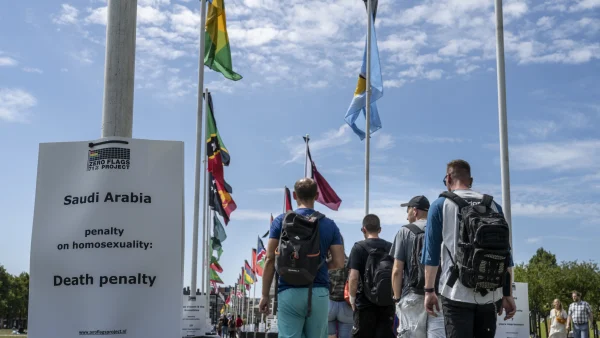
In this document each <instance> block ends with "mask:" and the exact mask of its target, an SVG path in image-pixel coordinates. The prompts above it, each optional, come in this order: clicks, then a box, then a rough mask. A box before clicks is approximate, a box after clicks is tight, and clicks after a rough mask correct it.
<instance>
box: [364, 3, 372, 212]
mask: <svg viewBox="0 0 600 338" xmlns="http://www.w3.org/2000/svg"><path fill="white" fill-rule="evenodd" d="M371 5H372V4H371V0H367V17H368V18H367V73H366V74H365V84H366V91H367V97H366V99H367V101H366V104H365V111H366V114H365V119H366V120H367V121H366V128H365V133H366V134H367V136H366V137H367V138H366V140H365V215H367V214H368V213H369V177H370V157H371V20H373V16H372V8H371Z"/></svg>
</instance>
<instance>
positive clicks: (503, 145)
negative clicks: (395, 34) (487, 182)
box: [495, 0, 514, 282]
mask: <svg viewBox="0 0 600 338" xmlns="http://www.w3.org/2000/svg"><path fill="white" fill-rule="evenodd" d="M495 9H496V72H497V74H498V75H497V77H498V122H499V123H498V124H499V129H500V175H501V177H502V211H503V213H504V217H505V218H506V221H507V222H508V227H509V229H510V247H511V248H512V214H511V208H510V170H509V162H508V122H507V118H506V78H505V69H504V19H503V14H502V0H496V1H495ZM511 250H512V249H511ZM511 275H512V276H511V277H512V281H514V274H511ZM512 281H511V282H512Z"/></svg>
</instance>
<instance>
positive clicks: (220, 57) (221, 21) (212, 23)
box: [204, 0, 242, 81]
mask: <svg viewBox="0 0 600 338" xmlns="http://www.w3.org/2000/svg"><path fill="white" fill-rule="evenodd" d="M208 1H209V4H208V13H207V14H206V31H205V33H204V36H205V42H204V64H205V65H206V66H208V68H210V69H212V70H214V71H217V72H219V73H221V74H223V76H225V77H226V78H228V79H230V80H233V81H238V80H240V79H241V78H242V76H241V75H239V74H237V73H236V72H234V71H233V69H232V68H233V64H232V62H231V48H230V47H229V37H228V35H227V20H226V17H225V2H224V1H223V0H208Z"/></svg>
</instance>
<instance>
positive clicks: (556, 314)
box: [548, 299, 568, 338]
mask: <svg viewBox="0 0 600 338" xmlns="http://www.w3.org/2000/svg"><path fill="white" fill-rule="evenodd" d="M567 317H568V316H567V312H566V311H565V310H563V306H562V303H561V302H560V300H558V299H555V300H554V302H552V310H550V333H549V336H548V338H567V333H568V332H567V326H566V325H565V324H566V323H567Z"/></svg>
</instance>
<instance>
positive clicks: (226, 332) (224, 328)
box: [221, 326, 229, 338]
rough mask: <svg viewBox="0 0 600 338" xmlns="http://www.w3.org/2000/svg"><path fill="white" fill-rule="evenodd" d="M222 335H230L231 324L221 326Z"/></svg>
mask: <svg viewBox="0 0 600 338" xmlns="http://www.w3.org/2000/svg"><path fill="white" fill-rule="evenodd" d="M221 336H222V337H224V338H227V337H228V336H229V326H222V327H221Z"/></svg>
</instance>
